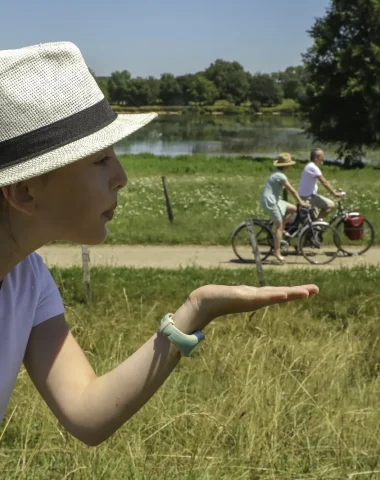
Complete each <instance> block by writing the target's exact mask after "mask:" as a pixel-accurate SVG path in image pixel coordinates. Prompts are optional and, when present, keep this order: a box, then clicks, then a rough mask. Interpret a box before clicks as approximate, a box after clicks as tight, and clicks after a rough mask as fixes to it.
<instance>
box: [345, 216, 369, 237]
mask: <svg viewBox="0 0 380 480" xmlns="http://www.w3.org/2000/svg"><path fill="white" fill-rule="evenodd" d="M363 223H364V217H363V215H360V213H354V214H350V215H349V216H348V217H347V218H346V220H345V221H344V234H345V235H346V237H347V238H348V239H349V240H362V238H363V237H364V229H363Z"/></svg>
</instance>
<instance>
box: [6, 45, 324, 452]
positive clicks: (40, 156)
mask: <svg viewBox="0 0 380 480" xmlns="http://www.w3.org/2000/svg"><path fill="white" fill-rule="evenodd" d="M0 108H1V122H0V206H1V210H0V257H1V263H0V282H1V288H0V421H1V419H2V417H3V416H4V413H5V411H6V406H7V403H8V400H9V397H10V395H11V392H12V389H13V387H14V384H15V381H16V377H17V374H18V372H19V369H20V366H21V364H22V362H24V364H25V367H26V370H27V372H28V373H29V375H30V377H31V379H32V380H33V382H34V384H35V385H36V387H37V388H38V390H39V392H40V394H41V395H42V397H43V398H44V400H45V401H46V403H47V404H48V406H49V407H50V409H51V410H52V412H53V413H54V415H55V416H56V417H57V418H58V419H59V421H60V422H61V423H62V425H63V426H64V427H65V428H66V429H67V430H68V431H69V432H70V433H71V434H72V435H74V436H76V437H77V438H79V439H80V440H82V441H83V442H85V443H87V444H89V445H95V444H98V443H100V442H102V441H103V440H105V439H106V438H107V437H109V436H110V435H111V434H112V433H113V432H115V431H116V430H117V429H118V428H119V427H120V426H121V425H122V424H123V423H125V422H126V421H127V420H128V419H129V418H130V417H131V416H133V415H134V413H135V412H137V411H138V410H139V409H140V408H141V407H142V406H143V405H144V403H145V402H147V401H148V400H149V398H150V397H151V396H152V395H153V394H154V393H155V392H156V391H157V389H158V388H159V387H160V385H161V384H162V383H163V382H164V381H165V379H166V378H167V377H168V375H169V374H170V373H171V372H172V370H173V369H174V368H175V366H176V365H177V364H178V362H179V360H180V358H181V356H188V355H189V354H190V353H191V351H192V350H193V349H194V348H195V347H196V346H197V345H198V344H199V343H200V342H201V341H202V340H203V338H204V336H203V333H202V330H203V328H204V327H206V326H207V324H208V323H209V322H210V321H211V320H212V319H214V318H216V317H219V316H222V315H225V314H229V313H237V312H244V311H252V310H256V309H258V308H261V307H264V306H266V305H271V304H274V303H279V302H285V301H289V300H294V299H299V298H306V297H308V296H310V295H314V294H316V293H317V292H318V288H317V287H316V286H315V285H304V286H299V287H277V288H274V287H267V288H254V287H248V286H239V287H236V286H231V287H229V286H218V285H207V286H204V287H201V288H198V289H197V290H195V291H193V292H192V293H191V294H190V295H189V296H188V299H187V300H186V301H185V303H184V304H183V305H181V306H180V307H179V308H178V309H177V310H176V311H175V313H174V315H171V314H167V315H165V317H164V318H163V319H162V321H161V323H160V324H158V326H157V331H156V332H152V337H151V338H150V339H148V340H147V342H146V343H145V344H143V345H142V346H141V347H140V348H139V349H138V350H137V351H136V352H135V353H134V354H133V356H132V357H130V358H129V359H127V360H125V361H124V362H123V363H122V364H121V365H119V366H118V367H117V368H115V369H114V370H112V371H110V372H109V373H107V374H105V375H103V376H102V377H100V378H97V377H96V375H95V373H94V371H93V369H92V367H91V366H90V363H89V362H88V360H87V358H86V356H85V355H84V353H83V351H82V349H81V348H80V347H79V345H78V343H77V342H76V340H75V339H74V336H73V335H72V333H71V332H70V330H69V328H68V326H67V324H66V321H65V316H64V307H63V303H62V300H61V296H60V294H59V291H58V288H57V286H56V285H55V283H54V281H53V278H52V277H51V275H50V273H49V271H48V269H47V267H46V265H45V264H44V263H43V261H42V259H41V257H40V256H38V255H37V254H36V253H34V252H35V250H36V249H38V248H40V247H41V246H43V245H45V244H47V243H49V242H51V241H53V240H64V241H71V242H76V243H78V244H89V245H91V244H97V243H101V242H103V240H104V239H105V237H106V234H107V228H106V224H107V222H108V221H110V220H111V219H112V215H113V211H114V209H115V208H116V204H117V195H118V191H119V190H120V189H121V188H123V187H124V186H125V185H126V183H127V176H126V174H125V172H124V170H123V168H122V166H121V164H120V162H119V160H118V159H117V157H116V156H115V153H114V149H113V145H114V144H115V143H116V142H118V141H119V140H121V139H122V138H124V137H126V136H128V135H130V134H131V133H133V132H134V131H135V130H137V129H139V128H141V127H143V126H144V125H145V124H147V123H148V122H149V121H151V120H152V119H153V118H154V117H155V116H156V115H155V114H154V113H148V114H143V115H133V114H132V115H116V114H115V113H114V112H113V111H112V109H111V108H110V106H109V104H108V102H107V101H106V99H105V98H104V96H103V94H102V92H101V91H100V89H99V88H98V86H97V84H96V82H95V80H94V79H93V77H92V75H91V73H90V72H89V70H88V67H87V66H86V64H85V62H84V60H83V57H82V55H81V53H80V51H79V50H78V48H77V47H76V46H75V45H73V44H72V43H70V42H59V43H48V44H40V45H35V46H31V47H26V48H21V49H17V50H5V51H0ZM173 307H174V305H173Z"/></svg>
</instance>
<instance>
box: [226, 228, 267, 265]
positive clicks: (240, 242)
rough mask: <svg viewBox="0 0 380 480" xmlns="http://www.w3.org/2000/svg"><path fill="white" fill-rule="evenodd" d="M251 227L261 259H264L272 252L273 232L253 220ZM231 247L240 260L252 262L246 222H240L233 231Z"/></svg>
mask: <svg viewBox="0 0 380 480" xmlns="http://www.w3.org/2000/svg"><path fill="white" fill-rule="evenodd" d="M253 228H254V231H255V235H256V240H257V247H258V249H259V252H260V257H261V260H265V259H266V258H268V257H269V255H270V254H271V253H272V249H273V244H274V241H273V234H272V232H271V231H270V229H269V228H268V227H267V226H266V225H264V224H263V223H260V222H255V221H254V222H253ZM231 243H232V249H233V251H234V252H235V255H236V256H237V257H238V258H239V259H240V260H241V261H242V262H251V263H253V262H254V256H253V251H252V246H251V240H250V235H249V232H248V229H247V225H246V223H242V224H241V225H240V226H239V227H238V228H237V229H236V230H235V232H234V233H233V236H232V239H231Z"/></svg>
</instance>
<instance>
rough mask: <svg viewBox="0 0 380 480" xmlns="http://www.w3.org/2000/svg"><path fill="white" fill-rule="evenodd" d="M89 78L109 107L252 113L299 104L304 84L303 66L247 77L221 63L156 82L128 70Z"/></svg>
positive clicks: (238, 66) (236, 64)
mask: <svg viewBox="0 0 380 480" xmlns="http://www.w3.org/2000/svg"><path fill="white" fill-rule="evenodd" d="M92 73H93V72H92ZM93 75H94V77H95V79H96V80H97V82H98V84H99V86H100V88H101V90H102V91H103V93H104V95H105V96H106V98H107V99H108V100H109V101H110V103H112V104H121V105H128V106H143V105H144V106H145V105H160V104H161V105H167V106H181V105H183V106H186V105H190V104H198V105H213V104H214V103H215V102H216V101H217V100H226V101H228V102H229V103H231V104H234V105H242V104H247V103H248V102H249V103H250V104H251V106H252V108H253V109H259V108H260V107H261V106H275V105H278V104H280V103H281V102H282V100H283V99H284V98H291V99H293V100H296V101H297V102H299V101H301V100H302V97H303V96H304V95H305V92H306V84H307V81H306V73H305V69H304V67H303V66H297V67H289V68H287V69H286V70H285V71H282V72H276V73H272V74H267V73H256V74H251V73H250V72H248V71H246V70H245V69H244V68H243V66H242V65H241V64H240V63H239V62H236V61H233V62H231V61H226V60H221V59H218V60H216V61H215V62H213V63H212V64H211V65H210V66H209V67H208V68H206V69H205V70H204V71H202V72H198V73H195V74H186V75H180V76H175V75H173V74H171V73H164V74H162V75H161V77H160V78H155V77H152V76H150V77H147V78H142V77H132V75H131V74H130V72H129V71H128V70H123V71H116V72H113V73H112V74H111V75H110V76H109V77H97V76H96V75H95V74H94V73H93Z"/></svg>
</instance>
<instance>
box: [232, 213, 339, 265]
mask: <svg viewBox="0 0 380 480" xmlns="http://www.w3.org/2000/svg"><path fill="white" fill-rule="evenodd" d="M311 212H313V207H311V208H305V207H299V208H298V210H297V216H296V219H295V220H294V222H293V223H292V224H289V225H287V227H286V231H287V233H288V238H287V240H282V242H281V252H282V253H283V254H285V255H286V254H287V249H288V248H289V246H290V245H291V243H292V241H293V240H294V239H296V238H297V239H298V241H297V244H296V245H295V250H296V253H297V254H301V255H303V256H304V258H305V259H306V260H307V261H308V262H309V263H312V264H314V265H326V264H327V263H330V262H332V261H333V260H335V258H336V257H337V256H338V254H339V252H340V250H341V248H340V238H339V234H338V232H337V231H336V229H335V228H334V227H333V226H331V225H330V224H329V223H327V222H323V221H313V219H312V215H311ZM248 223H250V225H251V228H253V229H254V232H255V236H256V241H257V247H258V250H259V252H260V257H261V260H263V261H264V260H266V259H267V258H268V257H269V256H270V255H272V254H273V248H274V234H273V231H272V227H273V221H272V220H261V219H258V218H251V219H247V220H245V221H244V222H241V223H240V224H239V225H237V226H236V227H235V229H234V230H233V232H232V233H231V244H232V249H233V251H234V253H235V255H236V256H237V257H238V258H239V259H240V260H241V261H242V262H250V263H251V262H253V261H254V255H253V250H252V245H251V237H250V234H249V230H248Z"/></svg>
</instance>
